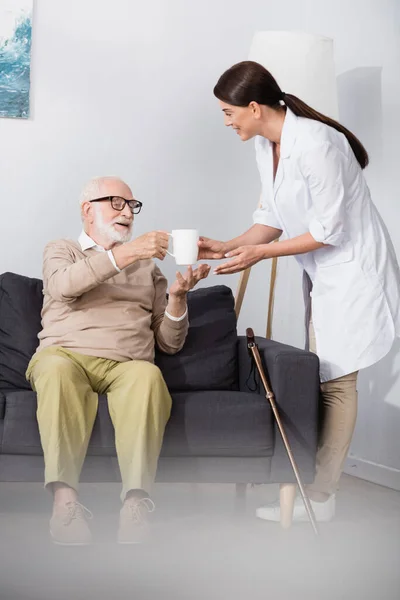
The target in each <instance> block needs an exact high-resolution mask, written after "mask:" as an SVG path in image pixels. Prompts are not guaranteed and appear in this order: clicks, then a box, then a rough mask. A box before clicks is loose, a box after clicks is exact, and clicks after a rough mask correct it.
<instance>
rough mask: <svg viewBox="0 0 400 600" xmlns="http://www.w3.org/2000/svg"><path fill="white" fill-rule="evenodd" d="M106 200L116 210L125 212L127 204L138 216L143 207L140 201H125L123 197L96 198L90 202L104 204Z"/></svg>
mask: <svg viewBox="0 0 400 600" xmlns="http://www.w3.org/2000/svg"><path fill="white" fill-rule="evenodd" d="M105 200H108V201H109V202H111V206H112V207H113V209H114V210H119V211H121V210H124V208H125V204H127V205H128V206H129V208H130V209H131V212H132V214H134V215H138V214H139V213H140V211H141V210H142V206H143V204H142V203H141V202H139V200H125V198H122V197H121V196H104V198H95V199H94V200H89V202H104V201H105Z"/></svg>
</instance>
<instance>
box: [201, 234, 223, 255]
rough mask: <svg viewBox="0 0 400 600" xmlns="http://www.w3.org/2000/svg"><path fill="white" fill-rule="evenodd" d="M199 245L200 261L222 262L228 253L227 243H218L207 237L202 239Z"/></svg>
mask: <svg viewBox="0 0 400 600" xmlns="http://www.w3.org/2000/svg"><path fill="white" fill-rule="evenodd" d="M198 245H199V255H198V260H210V259H211V260H221V258H224V256H225V254H226V252H227V251H228V249H227V247H226V243H225V242H218V241H217V240H211V239H210V238H206V237H201V238H200V239H199V243H198Z"/></svg>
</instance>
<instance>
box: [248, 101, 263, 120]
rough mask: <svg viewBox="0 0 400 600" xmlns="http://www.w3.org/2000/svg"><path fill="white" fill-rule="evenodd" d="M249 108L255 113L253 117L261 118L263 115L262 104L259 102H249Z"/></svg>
mask: <svg viewBox="0 0 400 600" xmlns="http://www.w3.org/2000/svg"><path fill="white" fill-rule="evenodd" d="M249 108H250V110H251V113H252V115H253V117H254V118H255V119H260V117H261V106H260V105H259V104H258V102H254V101H253V102H250V104H249Z"/></svg>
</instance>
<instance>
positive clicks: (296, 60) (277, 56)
mask: <svg viewBox="0 0 400 600" xmlns="http://www.w3.org/2000/svg"><path fill="white" fill-rule="evenodd" d="M249 60H253V61H255V62H258V63H260V64H262V65H263V66H264V67H265V68H266V69H268V71H270V72H271V73H272V75H273V76H274V77H275V79H276V80H277V82H278V84H279V87H280V88H281V90H282V91H283V92H286V93H287V94H294V95H295V96H297V97H298V98H300V99H301V100H303V101H304V102H306V103H307V104H309V105H310V106H311V107H312V108H315V109H316V110H318V111H319V112H322V113H324V114H325V115H327V116H329V117H332V118H333V119H338V116H339V109H338V95H337V87H336V75H335V65H334V58H333V40H332V39H330V38H327V37H322V36H318V35H310V34H308V33H298V32H292V31H259V32H258V33H256V34H255V35H254V37H253V41H252V44H251V49H250V54H249Z"/></svg>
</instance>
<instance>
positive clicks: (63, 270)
mask: <svg viewBox="0 0 400 600" xmlns="http://www.w3.org/2000/svg"><path fill="white" fill-rule="evenodd" d="M117 272H118V271H117V270H116V268H115V267H114V265H113V264H112V262H111V260H110V257H109V256H108V254H107V252H99V253H98V254H96V255H95V256H90V257H87V258H82V259H81V260H78V261H76V259H75V257H74V255H73V253H72V252H71V251H70V249H69V248H68V244H67V242H66V241H64V240H59V241H57V242H50V243H49V244H47V246H46V247H45V249H44V256H43V284H44V289H45V291H46V293H47V294H49V296H51V298H53V300H56V301H58V302H73V301H74V300H76V298H79V296H82V294H84V293H85V292H88V291H89V290H92V289H93V288H95V287H96V286H98V285H99V284H100V283H103V282H104V281H107V279H109V278H110V277H112V276H113V275H116V274H117Z"/></svg>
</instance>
